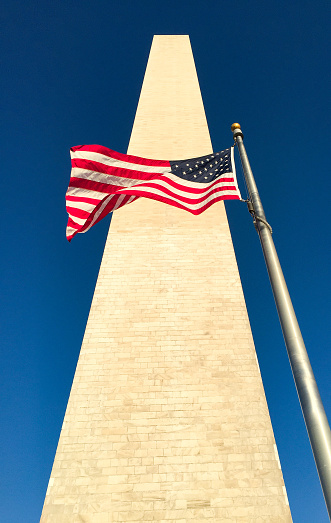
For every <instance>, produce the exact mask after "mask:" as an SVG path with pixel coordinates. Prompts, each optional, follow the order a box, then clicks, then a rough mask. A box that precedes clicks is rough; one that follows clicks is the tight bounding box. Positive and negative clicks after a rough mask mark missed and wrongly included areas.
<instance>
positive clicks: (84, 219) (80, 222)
mask: <svg viewBox="0 0 331 523" xmlns="http://www.w3.org/2000/svg"><path fill="white" fill-rule="evenodd" d="M67 213H68V214H69V216H70V218H71V219H72V220H73V221H74V222H76V223H78V225H84V223H85V222H86V218H77V216H73V215H72V214H71V213H70V207H67Z"/></svg>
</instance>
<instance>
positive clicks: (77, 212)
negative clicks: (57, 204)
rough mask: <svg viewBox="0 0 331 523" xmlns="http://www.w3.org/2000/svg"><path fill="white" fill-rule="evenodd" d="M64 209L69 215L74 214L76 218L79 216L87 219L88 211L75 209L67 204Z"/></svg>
mask: <svg viewBox="0 0 331 523" xmlns="http://www.w3.org/2000/svg"><path fill="white" fill-rule="evenodd" d="M66 209H67V212H68V214H70V216H75V217H76V218H81V219H83V220H87V219H88V217H89V216H90V212H89V211H84V210H83V209H77V207H70V205H67V206H66ZM80 227H81V226H80Z"/></svg>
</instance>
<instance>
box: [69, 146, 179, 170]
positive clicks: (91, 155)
mask: <svg viewBox="0 0 331 523" xmlns="http://www.w3.org/2000/svg"><path fill="white" fill-rule="evenodd" d="M70 154H71V158H80V159H82V160H90V161H92V162H93V161H94V162H99V163H103V164H104V165H109V166H111V167H118V168H119V169H131V170H133V171H142V172H146V173H160V174H165V173H167V172H170V166H167V167H162V166H161V167H160V166H156V165H155V166H154V165H140V164H137V163H130V162H123V161H122V160H116V158H110V157H109V156H105V155H104V154H101V153H95V152H92V151H79V150H77V151H71V152H70Z"/></svg>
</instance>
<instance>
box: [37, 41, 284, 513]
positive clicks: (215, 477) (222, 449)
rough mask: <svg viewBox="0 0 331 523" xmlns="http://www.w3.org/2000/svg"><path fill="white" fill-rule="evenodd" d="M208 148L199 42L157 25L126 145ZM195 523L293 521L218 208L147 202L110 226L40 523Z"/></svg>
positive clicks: (174, 150)
mask: <svg viewBox="0 0 331 523" xmlns="http://www.w3.org/2000/svg"><path fill="white" fill-rule="evenodd" d="M105 145H107V144H105ZM228 145H229V144H224V147H228ZM211 151H212V146H211V141H210V137H209V132H208V126H207V122H206V117H205V113H204V108H203V103H202V99H201V94H200V89H199V84H198V79H197V75H196V71H195V65H194V60H193V56H192V51H191V46H190V41H189V38H188V36H185V35H180V36H155V37H154V40H153V44H152V48H151V53H150V57H149V61H148V65H147V69H146V74H145V79H144V83H143V87H142V91H141V96H140V100H139V104H138V109H137V114H136V119H135V123H134V126H133V130H132V136H131V140H130V144H129V149H128V152H129V153H131V154H134V155H138V156H144V157H149V158H158V159H168V160H175V159H183V158H190V157H195V156H200V155H204V154H209V153H210V152H211ZM192 520H194V521H199V522H202V521H206V522H207V521H222V522H223V523H224V522H231V523H232V522H245V523H247V522H252V523H253V522H254V523H256V522H265V523H267V522H268V523H271V522H274V523H276V522H277V523H280V522H290V521H292V519H291V515H290V509H289V506H288V502H287V496H286V491H285V486H284V482H283V477H282V472H281V468H280V463H279V459H278V457H277V449H276V445H275V440H274V436H273V431H272V426H271V421H270V417H269V413H268V407H267V403H266V399H265V395H264V390H263V385H262V380H261V376H260V371H259V367H258V363H257V359H256V354H255V349H254V344H253V339H252V334H251V329H250V325H249V320H248V316H247V312H246V307H245V301H244V296H243V291H242V287H241V283H240V278H239V273H238V269H237V264H236V259H235V255H234V250H233V246H232V241H231V236H230V232H229V227H228V223H227V218H226V214H225V209H224V206H223V204H222V203H217V204H215V205H213V206H212V207H211V208H209V209H208V210H207V211H206V212H204V213H203V214H202V215H200V216H193V215H191V214H189V213H188V212H186V211H183V210H179V209H177V208H174V207H170V206H168V205H165V204H162V203H159V202H154V201H150V200H147V199H140V200H138V201H136V202H133V203H132V204H130V205H128V206H127V207H124V208H122V209H120V210H118V211H116V212H115V214H114V217H113V220H112V223H111V227H110V231H109V235H108V239H107V243H106V247H105V252H104V255H103V260H102V264H101V268H100V273H99V277H98V281H97V285H96V289H95V294H94V298H93V302H92V306H91V311H90V315H89V319H88V323H87V327H86V332H85V336H84V341H83V345H82V349H81V354H80V357H79V361H78V365H77V370H76V373H75V377H74V382H73V385H72V390H71V394H70V398H69V402H68V407H67V411H66V414H65V419H64V423H63V427H62V431H61V436H60V440H59V444H58V449H57V452H56V456H55V461H54V465H53V469H52V473H51V478H50V481H49V486H48V489H47V495H46V500H45V505H44V508H43V513H42V519H41V521H42V522H43V523H78V522H80V523H81V522H84V523H111V522H124V521H142V522H147V521H162V522H177V523H179V522H180V523H186V522H191V521H192Z"/></svg>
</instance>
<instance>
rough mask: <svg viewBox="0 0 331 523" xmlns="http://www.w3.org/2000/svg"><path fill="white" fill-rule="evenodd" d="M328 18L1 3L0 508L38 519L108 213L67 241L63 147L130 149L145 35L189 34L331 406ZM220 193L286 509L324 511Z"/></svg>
mask: <svg viewBox="0 0 331 523" xmlns="http://www.w3.org/2000/svg"><path fill="white" fill-rule="evenodd" d="M330 17H331V4H330V2H327V1H322V0H315V1H314V2H312V1H309V2H307V1H305V0H301V1H298V0H294V1H292V2H284V1H281V2H274V1H270V0H264V1H262V0H261V1H254V0H251V1H250V2H247V1H244V0H237V1H236V2H229V1H225V0H223V1H221V0H217V1H216V0H215V1H211V0H204V1H203V2H202V1H201V2H199V1H196V2H192V0H182V1H172V0H168V1H166V2H162V3H161V2H155V1H151V0H142V1H139V2H135V1H133V0H132V1H131V0H121V1H112V2H110V1H95V2H86V1H81V2H74V1H73V0H66V1H65V2H64V1H58V2H50V1H49V0H45V1H44V2H38V3H37V2H23V1H20V0H18V1H17V0H12V1H11V2H8V3H7V4H6V7H5V9H4V14H3V16H2V31H1V35H0V39H1V48H2V75H1V77H2V78H1V87H2V89H1V96H0V104H1V149H2V151H1V167H2V175H1V181H2V190H1V200H2V201H1V212H2V220H1V223H2V227H1V247H2V255H1V258H0V275H1V289H2V291H1V301H2V307H1V367H0V373H1V380H0V387H1V391H0V393H1V410H0V413H1V414H0V416H1V419H0V422H1V431H0V448H1V468H0V479H1V485H0V520H1V521H2V522H4V523H23V522H24V523H35V522H36V521H39V517H40V513H41V509H42V504H43V499H44V496H45V491H46V487H47V483H48V478H49V475H50V472H51V467H52V462H53V458H54V454H55V450H56V445H57V441H58V437H59V433H60V429H61V424H62V420H63V416H64V412H65V408H66V404H67V400H68V395H69V391H70V387H71V383H72V378H73V374H74V370H75V365H76V362H77V358H78V354H79V350H80V344H81V341H82V337H83V333H84V328H85V324H86V320H87V315H88V311H89V307H90V303H91V299H92V295H93V290H94V286H95V282H96V278H97V274H98V268H99V265H100V260H101V256H102V252H103V246H104V243H105V239H106V233H107V228H108V224H109V219H106V220H105V221H104V222H102V223H100V224H98V225H97V226H96V227H94V229H92V230H91V231H89V233H88V234H86V235H78V236H77V237H76V238H74V240H73V241H72V243H71V244H69V243H67V241H66V239H65V226H66V220H67V216H66V211H65V203H64V194H65V191H66V187H67V184H68V181H69V174H70V161H69V148H70V147H71V146H73V145H78V144H84V143H99V144H102V145H105V146H108V147H111V148H112V149H115V150H118V151H120V152H126V148H127V145H128V141H129V136H130V130H131V127H132V123H133V120H134V115H135V110H136V106H137V102H138V96H139V92H140V88H141V84H142V79H143V74H144V70H145V67H146V63H147V58H148V53H149V48H150V45H151V41H152V36H153V34H189V35H190V37H191V43H192V48H193V53H194V56H195V61H196V66H197V70H198V76H199V80H200V86H201V91H202V95H203V99H204V104H205V109H206V114H207V119H208V122H209V128H210V132H211V137H212V142H213V145H214V148H215V149H222V148H225V147H228V146H230V145H231V144H232V135H231V132H230V125H231V124H232V123H233V122H235V121H239V122H240V123H241V124H242V127H243V130H244V132H245V144H246V148H247V152H248V155H249V158H250V160H251V164H252V167H253V170H254V173H255V176H256V180H257V183H258V185H259V189H260V193H261V196H262V199H263V203H264V207H265V210H266V213H267V218H268V220H269V222H270V223H271V225H272V226H273V228H274V240H275V243H276V246H277V249H278V253H279V256H280V259H281V262H282V265H283V270H284V273H285V277H286V279H287V283H288V286H289V289H290V292H291V295H292V299H293V302H294V306H295V308H296V312H297V316H298V319H299V323H300V325H301V329H302V332H303V336H304V339H305V342H306V345H307V348H308V351H309V355H310V358H311V363H312V366H313V369H314V372H315V375H316V378H317V381H318V385H319V388H320V392H321V396H322V399H323V401H324V404H325V408H326V411H327V413H328V416H329V418H330V417H331V398H330V369H331V361H330V337H331V332H330V324H331V322H330V309H331V307H330V305H331V304H330V301H331V300H330V273H331V264H330V251H331V249H330V194H331V190H330V189H331V182H330V151H329V143H330V138H331V126H330V113H331V109H330V87H331V86H330V63H331V60H330V51H331V40H330ZM237 167H238V171H239V173H238V174H239V184H240V186H241V189H242V192H243V193H244V186H243V181H242V177H241V174H240V168H239V163H238V165H237ZM160 205H161V204H160ZM226 207H227V211H228V215H229V221H230V227H231V232H232V235H233V241H234V246H235V251H236V255H237V260H238V265H239V269H240V274H241V278H242V282H243V287H244V292H245V297H246V302H247V307H248V311H249V316H250V320H251V324H252V330H253V334H254V339H255V343H256V349H257V354H258V358H259V362H260V367H261V372H262V377H263V381H264V386H265V391H266V396H267V400H268V405H269V409H270V414H271V419H272V423H273V427H274V432H275V437H276V441H277V445H278V450H279V454H280V459H281V463H282V468H283V474H284V478H285V483H286V487H287V492H288V496H289V501H290V505H291V509H292V514H293V519H294V522H295V523H312V522H314V523H326V522H327V521H328V517H327V513H326V509H325V505H324V501H323V497H322V494H321V489H320V485H319V481H318V477H317V472H316V469H315V465H314V461H313V457H312V453H311V450H310V446H309V441H308V437H307V434H306V430H305V426H304V422H303V418H302V414H301V410H300V406H299V402H298V399H297V395H296V391H295V387H294V383H293V379H292V375H291V371H290V366H289V363H288V360H287V355H286V350H285V346H284V342H283V338H282V334H281V329H280V326H279V323H278V318H277V313H276V309H275V306H274V303H273V297H272V293H271V290H270V286H269V281H268V278H267V273H266V269H265V266H264V261H263V257H262V253H261V249H260V245H259V241H258V237H257V235H256V232H255V230H254V227H253V225H252V223H251V218H250V216H249V214H248V212H247V210H246V207H245V205H244V204H241V203H239V202H228V203H227V205H226ZM119 212H120V211H119Z"/></svg>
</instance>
